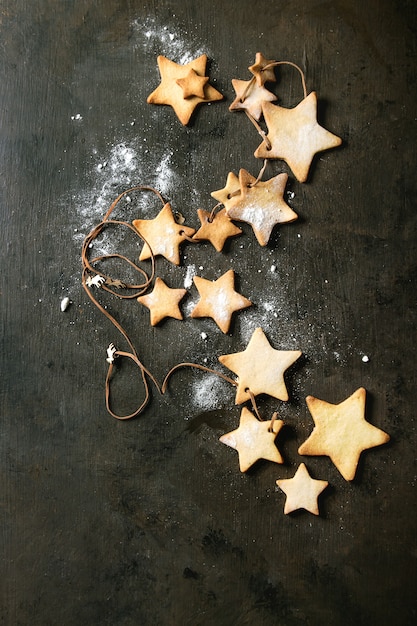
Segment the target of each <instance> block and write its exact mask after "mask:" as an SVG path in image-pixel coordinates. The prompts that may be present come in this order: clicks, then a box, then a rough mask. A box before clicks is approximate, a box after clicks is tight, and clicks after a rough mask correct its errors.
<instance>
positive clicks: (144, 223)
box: [132, 202, 195, 265]
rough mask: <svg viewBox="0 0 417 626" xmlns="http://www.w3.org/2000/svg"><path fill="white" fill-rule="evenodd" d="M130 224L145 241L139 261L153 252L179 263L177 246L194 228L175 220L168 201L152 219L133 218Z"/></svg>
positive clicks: (176, 263)
mask: <svg viewBox="0 0 417 626" xmlns="http://www.w3.org/2000/svg"><path fill="white" fill-rule="evenodd" d="M132 224H133V226H134V227H135V228H136V230H137V231H138V233H139V234H140V235H141V236H142V237H143V238H144V240H145V242H146V243H145V244H144V246H143V248H142V251H141V253H140V256H139V260H140V261H145V260H146V259H150V258H151V256H152V254H153V255H154V256H157V255H160V256H163V257H165V258H166V259H167V260H168V261H171V263H174V265H179V264H180V252H179V247H180V245H181V244H182V243H183V241H185V240H186V239H187V237H192V235H194V233H195V230H194V228H190V227H189V226H184V225H183V224H178V223H177V222H176V221H175V219H174V215H173V213H172V209H171V205H170V204H169V202H167V203H166V204H165V206H164V207H163V209H162V210H161V211H160V213H159V214H158V215H157V216H156V217H155V218H154V219H153V220H143V219H138V220H133V222H132ZM151 250H152V252H151Z"/></svg>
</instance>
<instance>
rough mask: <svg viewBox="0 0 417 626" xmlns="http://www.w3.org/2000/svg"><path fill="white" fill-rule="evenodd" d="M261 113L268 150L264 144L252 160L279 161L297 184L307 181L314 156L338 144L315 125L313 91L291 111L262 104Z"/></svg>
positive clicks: (338, 138)
mask: <svg viewBox="0 0 417 626" xmlns="http://www.w3.org/2000/svg"><path fill="white" fill-rule="evenodd" d="M262 111H263V115H264V118H265V122H266V124H267V126H268V135H267V139H268V140H269V142H270V143H271V148H270V149H268V143H267V141H265V140H264V141H263V142H262V143H261V145H260V146H259V147H258V148H257V150H256V151H255V156H256V157H259V158H261V159H283V160H284V161H286V163H287V164H288V165H289V167H290V168H291V169H292V171H293V172H294V175H295V176H296V178H297V179H298V180H299V181H300V182H301V183H304V182H305V181H306V180H307V176H308V172H309V169H310V165H311V162H312V160H313V157H314V155H315V154H317V153H318V152H322V151H323V150H329V149H330V148H335V147H336V146H339V145H340V144H341V143H342V140H341V139H340V137H337V136H336V135H333V133H331V132H329V131H328V130H326V129H325V128H323V127H322V126H320V125H319V124H318V122H317V95H316V93H315V92H314V91H312V92H311V93H310V94H309V95H308V96H307V97H306V98H304V100H302V101H301V102H300V103H299V104H298V105H297V106H296V107H294V108H293V109H285V108H284V107H281V106H278V105H276V104H271V103H270V102H264V103H263V104H262Z"/></svg>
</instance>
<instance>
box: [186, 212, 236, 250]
mask: <svg viewBox="0 0 417 626" xmlns="http://www.w3.org/2000/svg"><path fill="white" fill-rule="evenodd" d="M197 215H198V219H199V220H200V223H201V226H200V228H199V229H198V231H197V232H196V234H195V235H194V237H193V239H196V240H200V239H202V240H203V241H209V242H210V243H211V244H212V245H213V246H214V247H215V248H216V250H217V252H221V251H222V250H223V246H224V244H225V243H226V241H227V239H229V237H236V235H240V234H242V231H241V230H240V228H238V227H237V226H236V225H235V224H233V222H232V221H231V220H230V219H229V217H228V216H227V215H226V212H225V210H224V209H223V210H222V211H217V213H215V214H214V216H213V217H210V216H211V213H210V212H209V211H204V210H203V209H197Z"/></svg>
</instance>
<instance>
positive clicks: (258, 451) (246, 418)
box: [220, 407, 284, 472]
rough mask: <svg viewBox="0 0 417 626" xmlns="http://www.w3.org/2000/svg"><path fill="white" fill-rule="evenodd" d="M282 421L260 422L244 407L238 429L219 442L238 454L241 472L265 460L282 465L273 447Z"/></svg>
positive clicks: (277, 452)
mask: <svg viewBox="0 0 417 626" xmlns="http://www.w3.org/2000/svg"><path fill="white" fill-rule="evenodd" d="M283 424H284V422H283V421H282V420H274V422H273V423H272V421H271V420H268V421H265V422H261V421H259V420H258V419H257V418H256V417H255V416H254V415H253V413H251V412H250V411H249V410H248V409H247V408H246V407H243V409H242V412H241V415H240V423H239V428H237V429H236V430H232V431H231V432H230V433H226V434H225V435H222V436H221V437H220V441H221V442H222V443H225V444H226V445H227V446H230V447H231V448H234V449H235V450H237V451H238V453H239V466H240V471H241V472H246V470H248V469H249V468H250V467H251V466H252V465H253V464H254V463H255V462H256V461H258V460H259V459H265V460H266V461H272V462H273V463H283V462H284V461H283V458H282V456H281V454H280V453H279V451H278V448H277V447H276V445H275V437H276V436H277V434H278V433H279V431H280V430H281V428H282V426H283Z"/></svg>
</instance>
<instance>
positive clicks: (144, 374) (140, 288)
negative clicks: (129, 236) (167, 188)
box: [81, 185, 165, 420]
mask: <svg viewBox="0 0 417 626" xmlns="http://www.w3.org/2000/svg"><path fill="white" fill-rule="evenodd" d="M133 191H152V192H153V193H155V194H156V195H157V196H158V198H159V199H160V200H161V202H162V203H163V204H165V202H164V199H163V197H162V195H161V194H160V193H159V192H158V191H157V190H156V189H153V187H147V186H143V185H138V186H136V187H131V188H130V189H127V190H125V191H123V192H122V193H121V194H120V195H119V196H118V197H117V198H116V199H115V200H114V201H113V203H112V204H111V206H110V208H109V209H108V211H107V212H106V214H105V216H104V218H103V220H102V221H101V222H100V223H99V224H98V225H97V226H96V227H95V228H93V230H92V231H91V232H90V233H89V234H88V235H87V236H86V237H85V239H84V242H83V246H82V251H81V259H82V266H83V271H82V275H81V283H82V287H83V289H84V291H85V292H86V294H87V295H88V297H89V298H90V300H91V301H92V302H93V304H94V305H95V306H96V307H97V308H98V310H99V311H100V312H101V313H102V314H103V315H104V316H105V317H106V318H107V319H108V320H109V321H110V322H111V323H112V324H113V326H115V328H116V329H117V330H118V331H119V332H120V333H121V335H122V336H123V337H124V339H125V341H126V342H127V344H128V346H129V348H130V350H131V352H124V351H120V350H115V351H114V352H113V355H112V356H113V358H112V360H111V361H109V367H108V370H107V376H106V383H105V395H106V408H107V411H108V412H109V413H110V415H111V416H112V417H114V418H116V419H119V420H126V419H130V418H132V417H135V416H137V415H139V413H141V412H142V411H143V409H144V408H145V406H146V405H147V403H148V401H149V398H150V390H149V382H148V377H149V379H150V380H152V382H153V383H154V384H155V386H156V388H157V389H158V391H160V387H159V384H158V382H157V381H156V379H155V377H154V376H153V375H152V373H151V372H150V371H149V370H148V369H147V368H146V367H145V366H144V365H143V363H142V362H141V361H140V359H139V357H138V354H137V352H136V349H135V347H134V345H133V343H132V341H131V340H130V338H129V336H128V334H127V332H126V331H125V330H124V328H123V327H122V326H121V324H120V323H119V322H118V321H117V320H116V319H115V317H113V315H111V314H110V313H109V312H108V311H107V310H106V309H105V308H104V307H103V306H102V305H101V304H100V303H99V302H98V300H97V299H96V298H95V297H94V295H93V291H92V288H91V289H90V288H89V286H88V284H87V278H88V276H90V274H91V273H93V274H94V275H96V276H100V277H102V278H103V281H104V280H109V281H110V284H111V281H112V279H111V278H110V277H109V276H107V275H105V274H104V275H101V274H98V273H97V272H96V270H95V268H94V267H93V265H94V263H98V262H100V261H104V260H106V259H110V258H118V259H121V260H123V261H126V262H127V263H128V264H129V265H130V266H131V267H133V268H134V269H136V270H137V271H138V272H139V273H140V274H141V275H142V276H143V277H144V279H145V280H144V282H143V283H142V284H140V285H130V284H127V285H123V287H124V288H126V289H134V290H135V293H134V294H130V295H128V296H127V295H126V294H120V293H116V292H115V291H113V290H112V289H110V288H109V287H108V286H106V284H105V282H102V283H101V284H100V288H102V289H104V290H105V291H108V292H109V293H112V294H113V295H116V296H117V297H119V298H120V297H125V298H126V297H128V298H134V297H138V295H140V294H141V293H143V292H144V291H146V289H147V288H148V287H149V285H150V283H151V282H152V280H153V277H154V274H155V259H154V256H153V254H152V250H151V248H150V247H149V249H150V251H151V262H152V266H151V273H150V276H148V274H147V273H146V272H145V271H144V270H143V269H142V268H140V267H138V266H137V265H136V263H133V261H131V260H130V259H128V258H127V257H125V256H123V255H121V254H116V253H113V254H109V255H101V256H98V257H95V258H93V259H91V260H89V258H88V251H89V249H90V246H91V245H92V243H93V242H94V240H95V239H96V238H97V237H98V235H99V234H100V233H101V232H102V230H103V228H104V227H105V226H107V225H110V224H112V225H122V226H127V227H128V228H129V229H131V230H132V231H133V232H134V233H135V234H136V235H137V236H139V237H140V238H141V239H142V241H144V243H146V244H147V242H146V240H145V239H144V237H142V235H141V234H140V233H139V232H138V231H137V230H136V229H135V228H134V227H133V226H132V225H131V224H129V223H128V222H124V221H119V220H110V219H109V218H110V215H111V214H112V212H113V211H114V209H115V208H116V206H117V204H118V203H119V201H120V200H121V199H122V198H123V196H125V195H126V194H128V193H131V192H133ZM147 245H149V244H147ZM117 356H122V357H127V358H129V359H132V361H133V362H134V363H135V364H136V365H137V366H138V368H139V370H140V373H141V378H142V383H143V386H144V392H145V398H144V400H143V401H142V403H141V404H140V406H139V407H138V408H137V409H136V410H135V411H133V412H132V413H130V414H129V415H118V414H116V413H115V412H114V411H113V410H112V408H111V403H110V379H111V374H112V372H113V359H114V357H117Z"/></svg>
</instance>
